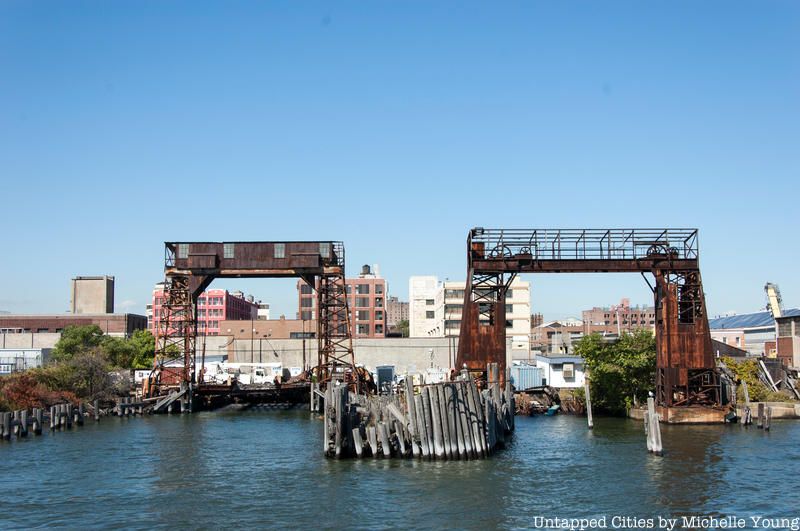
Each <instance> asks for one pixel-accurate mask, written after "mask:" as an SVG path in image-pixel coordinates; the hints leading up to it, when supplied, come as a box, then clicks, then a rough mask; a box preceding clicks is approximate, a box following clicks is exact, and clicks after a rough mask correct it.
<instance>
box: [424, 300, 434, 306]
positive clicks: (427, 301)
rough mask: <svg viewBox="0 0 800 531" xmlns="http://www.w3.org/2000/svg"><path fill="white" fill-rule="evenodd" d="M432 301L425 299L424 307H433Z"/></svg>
mask: <svg viewBox="0 0 800 531" xmlns="http://www.w3.org/2000/svg"><path fill="white" fill-rule="evenodd" d="M433 303H434V300H433V299H425V306H433Z"/></svg>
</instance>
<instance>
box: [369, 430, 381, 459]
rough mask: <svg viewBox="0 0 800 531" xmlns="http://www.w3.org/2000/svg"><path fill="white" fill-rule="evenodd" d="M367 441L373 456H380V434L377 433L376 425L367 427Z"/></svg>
mask: <svg viewBox="0 0 800 531" xmlns="http://www.w3.org/2000/svg"><path fill="white" fill-rule="evenodd" d="M367 441H368V442H369V449H370V451H371V452H372V457H378V436H377V434H376V433H375V426H368V427H367Z"/></svg>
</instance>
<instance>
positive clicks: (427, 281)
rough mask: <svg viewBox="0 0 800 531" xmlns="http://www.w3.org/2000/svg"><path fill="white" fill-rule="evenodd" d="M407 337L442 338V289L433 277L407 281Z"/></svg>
mask: <svg viewBox="0 0 800 531" xmlns="http://www.w3.org/2000/svg"><path fill="white" fill-rule="evenodd" d="M408 335H409V336H410V337H444V289H443V287H442V283H441V282H439V279H438V278H437V277H435V276H414V277H411V278H410V279H409V280H408Z"/></svg>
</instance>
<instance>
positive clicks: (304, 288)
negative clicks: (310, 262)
mask: <svg viewBox="0 0 800 531" xmlns="http://www.w3.org/2000/svg"><path fill="white" fill-rule="evenodd" d="M352 288H353V286H352V285H351V284H348V285H347V286H345V292H346V293H347V294H348V295H350V294H352V293H353V289H352ZM313 291H314V290H312V289H311V286H309V285H308V284H305V283H304V284H301V285H300V293H301V294H303V295H310V294H311V293H313ZM356 295H369V284H356ZM375 295H383V284H375Z"/></svg>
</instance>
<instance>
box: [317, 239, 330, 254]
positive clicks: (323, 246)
mask: <svg viewBox="0 0 800 531" xmlns="http://www.w3.org/2000/svg"><path fill="white" fill-rule="evenodd" d="M319 254H320V256H321V257H322V258H330V257H331V244H330V243H329V242H322V243H320V244H319Z"/></svg>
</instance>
